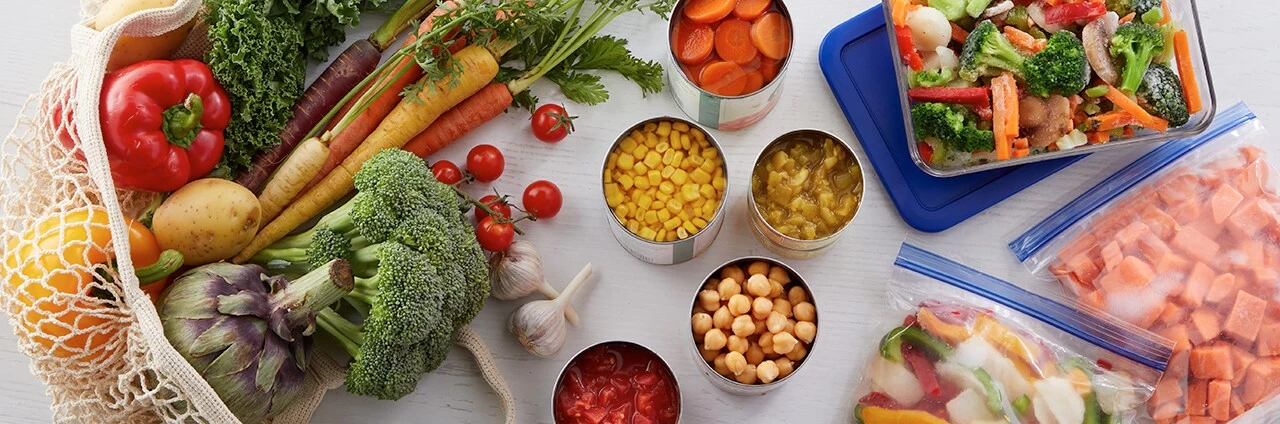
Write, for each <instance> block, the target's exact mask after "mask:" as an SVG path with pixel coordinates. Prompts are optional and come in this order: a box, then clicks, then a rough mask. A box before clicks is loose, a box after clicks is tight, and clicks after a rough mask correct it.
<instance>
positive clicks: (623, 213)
mask: <svg viewBox="0 0 1280 424" xmlns="http://www.w3.org/2000/svg"><path fill="white" fill-rule="evenodd" d="M613 216H616V217H618V220H619V221H622V220H626V219H627V205H626V204H621V205H618V207H616V208H613Z"/></svg>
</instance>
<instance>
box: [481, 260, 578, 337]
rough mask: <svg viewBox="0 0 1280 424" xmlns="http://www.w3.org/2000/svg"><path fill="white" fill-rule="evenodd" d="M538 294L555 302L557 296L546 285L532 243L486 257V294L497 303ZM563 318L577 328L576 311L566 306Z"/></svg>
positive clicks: (553, 290)
mask: <svg viewBox="0 0 1280 424" xmlns="http://www.w3.org/2000/svg"><path fill="white" fill-rule="evenodd" d="M533 292H538V293H542V295H543V296H546V297H547V298H548V299H555V298H556V297H557V296H559V295H560V293H558V292H556V289H554V288H552V287H551V285H550V284H547V279H546V277H544V276H543V275H542V255H541V254H539V253H538V249H537V248H535V247H534V246H533V243H530V242H527V241H524V240H516V241H514V242H512V243H511V246H510V247H508V248H507V250H505V251H502V252H498V253H495V254H494V255H493V256H492V257H490V258H489V293H490V294H491V295H493V297H494V298H496V299H499V300H516V299H520V298H523V297H525V296H528V295H530V294H532V293H533ZM565 313H566V316H565V318H567V319H568V320H569V323H570V324H573V325H575V326H576V325H578V312H577V311H574V310H573V306H569V308H568V309H567V310H566V312H565Z"/></svg>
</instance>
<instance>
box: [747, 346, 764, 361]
mask: <svg viewBox="0 0 1280 424" xmlns="http://www.w3.org/2000/svg"><path fill="white" fill-rule="evenodd" d="M745 355H746V356H747V363H749V364H752V365H760V362H761V361H764V349H761V348H760V345H759V344H752V345H751V347H749V348H747V353H746V354H745Z"/></svg>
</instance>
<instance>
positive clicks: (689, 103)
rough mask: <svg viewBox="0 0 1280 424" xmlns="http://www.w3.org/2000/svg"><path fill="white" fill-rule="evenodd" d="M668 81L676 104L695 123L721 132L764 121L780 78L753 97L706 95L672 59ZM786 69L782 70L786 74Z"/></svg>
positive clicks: (777, 92) (775, 101) (774, 101)
mask: <svg viewBox="0 0 1280 424" xmlns="http://www.w3.org/2000/svg"><path fill="white" fill-rule="evenodd" d="M669 62H670V63H668V66H667V79H669V80H670V86H671V93H672V95H673V96H675V99H676V104H677V105H679V106H680V110H683V111H684V113H685V114H686V115H689V117H690V118H692V119H693V120H695V121H697V122H698V124H700V125H702V126H704V127H707V128H712V129H717V130H721V131H738V130H741V129H744V128H746V127H749V126H751V125H754V124H755V123H757V122H760V120H762V119H764V117H765V116H766V115H768V114H769V111H771V110H773V107H774V106H777V104H778V99H779V98H781V97H782V75H781V74H779V75H778V77H777V78H776V79H775V80H774V81H773V83H771V84H769V85H767V86H765V87H764V88H762V89H760V91H757V92H755V93H752V94H748V95H746V96H739V97H720V96H717V95H714V94H710V93H707V92H705V91H703V90H702V89H700V88H698V87H697V86H696V85H694V84H693V82H691V81H689V79H688V78H686V77H685V76H684V74H683V71H681V70H680V65H679V63H677V62H676V61H675V58H670V60H669ZM785 70H786V67H784V68H783V71H784V72H783V73H785Z"/></svg>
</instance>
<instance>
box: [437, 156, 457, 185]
mask: <svg viewBox="0 0 1280 424" xmlns="http://www.w3.org/2000/svg"><path fill="white" fill-rule="evenodd" d="M431 174H432V175H435V176H436V181H439V182H442V183H445V184H457V183H459V182H462V170H461V169H458V165H454V164H453V162H449V161H447V160H442V161H439V162H436V163H434V164H432V165H431Z"/></svg>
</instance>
